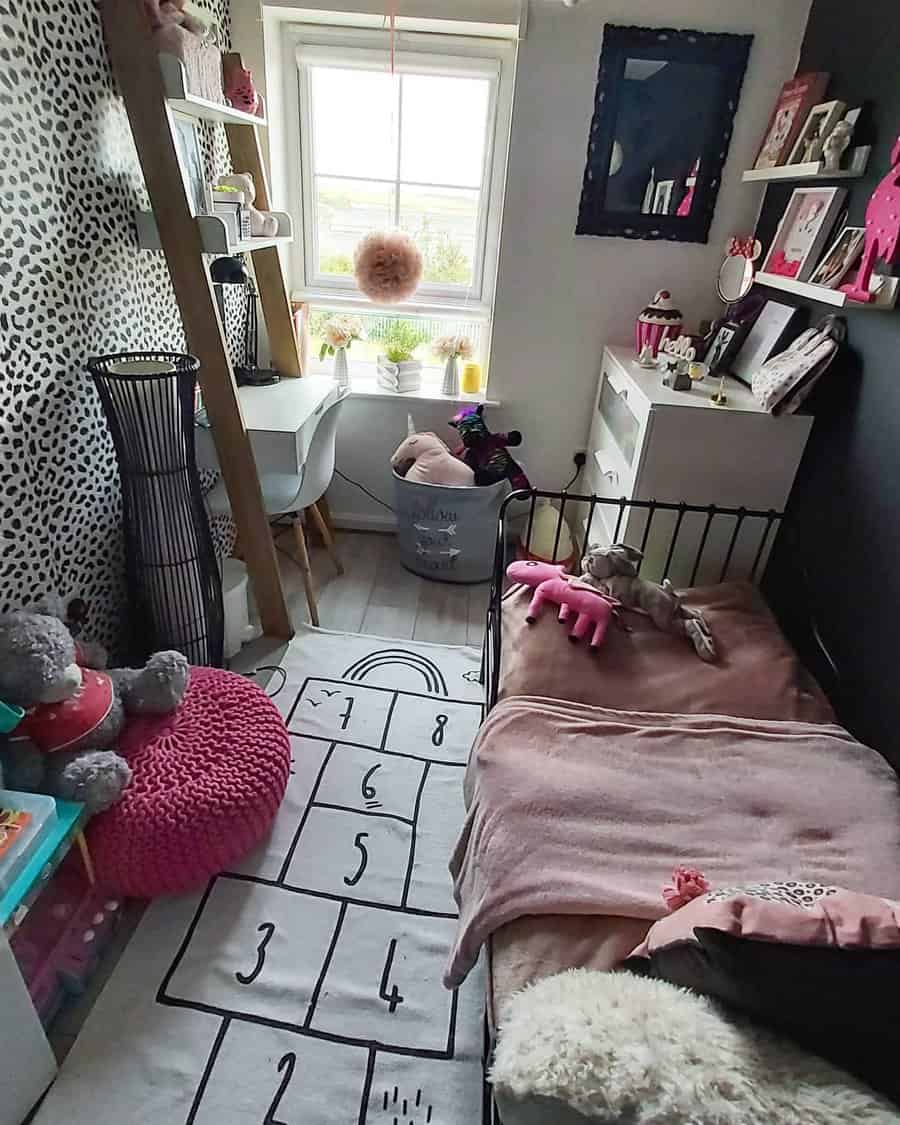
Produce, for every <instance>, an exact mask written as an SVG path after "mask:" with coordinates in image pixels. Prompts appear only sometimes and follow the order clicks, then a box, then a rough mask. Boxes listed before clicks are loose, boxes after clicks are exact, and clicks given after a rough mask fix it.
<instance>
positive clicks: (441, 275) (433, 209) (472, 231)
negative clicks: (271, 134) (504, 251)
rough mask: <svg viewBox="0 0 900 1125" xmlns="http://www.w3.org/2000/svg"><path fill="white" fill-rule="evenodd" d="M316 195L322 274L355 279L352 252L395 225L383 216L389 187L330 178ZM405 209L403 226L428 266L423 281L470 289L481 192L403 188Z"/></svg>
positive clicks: (321, 184) (402, 201)
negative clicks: (370, 236)
mask: <svg viewBox="0 0 900 1125" xmlns="http://www.w3.org/2000/svg"><path fill="white" fill-rule="evenodd" d="M373 189H375V190H373ZM317 194H318V198H317V203H318V216H317V217H318V226H319V272H320V273H326V274H334V275H336V276H341V277H347V276H350V275H351V274H352V273H353V251H354V249H355V247H356V245H357V243H358V242H359V241H360V239H361V238H363V237H364V236H365V235H366V234H368V232H369V231H370V230H375V229H377V228H378V227H379V226H391V225H392V223H391V222H390V221H389V219H388V218H387V215H386V214H384V212H386V211H387V208H386V207H385V200H384V197H385V194H386V193H385V191H384V188H383V187H382V186H381V185H371V186H369V185H367V184H365V183H362V184H361V183H358V182H354V181H351V180H346V181H344V182H343V183H336V182H335V181H334V180H333V179H331V180H328V181H326V182H325V183H323V182H322V181H321V180H320V182H319V190H318V193H317ZM391 194H393V193H391ZM401 208H402V209H401V213H400V226H401V228H402V229H403V230H405V231H406V232H407V233H408V234H410V235H412V237H413V238H414V239H415V242H416V245H417V246H418V247H419V249H420V250H421V252H422V257H423V259H424V261H425V269H424V273H423V275H422V276H423V280H424V281H428V282H434V283H435V284H439V285H440V284H444V285H447V284H451V285H471V283H472V268H473V262H474V258H475V238H476V232H477V226H478V197H477V193H476V192H460V191H454V192H452V193H451V192H450V191H449V190H447V191H440V190H438V189H436V188H420V189H419V188H407V187H404V188H402V189H401Z"/></svg>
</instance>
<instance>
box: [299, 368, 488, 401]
mask: <svg viewBox="0 0 900 1125" xmlns="http://www.w3.org/2000/svg"><path fill="white" fill-rule="evenodd" d="M349 366H350V397H351V398H370V399H378V400H379V401H382V400H385V399H387V400H396V401H397V402H458V403H467V402H470V403H474V404H475V405H478V404H479V403H483V404H484V405H485V406H499V405H500V400H499V399H496V398H488V395H487V392H486V390H485V389H484V388H482V389H481V390H480V391H478V392H477V393H476V394H468V395H467V394H463V393H462V392H460V393H459V394H458V395H445V394H444V393H443V392H442V391H441V382H442V378H443V376H442V373H441V372H440V371H439V370H438V369H436V368H434V367H431V368H428V367H426V368H425V369H424V370H423V371H422V383H421V386H420V387H419V388H418V390H415V391H403V392H398V391H389V390H386V389H385V388H384V387H380V386H379V385H378V383H377V381H376V379H375V365H374V364H371V363H361V362H359V361H357V362H354V361H353V360H352V359H351V361H350V364H349ZM309 374H310V375H329V376H333V374H334V369H333V361H331V360H328V361H325V362H322V361H320V360H319V359H318V357H315V358H313V359H312V362H311V363H310V365H309Z"/></svg>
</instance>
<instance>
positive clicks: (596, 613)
mask: <svg viewBox="0 0 900 1125" xmlns="http://www.w3.org/2000/svg"><path fill="white" fill-rule="evenodd" d="M506 576H507V578H509V579H510V581H512V582H521V583H522V584H523V585H525V586H530V587H532V588H533V589H534V597H533V598H532V599H531V603H530V605H529V606H528V614H527V616H526V618H525V620H526V621H527V622H528V624H529V625H533V624H534V622H535V621H536V620H537V619H538V617H539V615H540V612H541V610H542V609H543V607H544V604H545V602H552V603H553V604H554V605H558V606H559V620H560V621H561V622H563V624H566V623H568V621H569V619H570V617H571V616H572V613H573V612H574V613H575V621H574V623H573V625H572V628H571V629H570V630H569V640H570V641H572V642H573V643H575V642H577V641H580V640H582V639H583V638H584V637H586V636H587V635H588V634H590V636H591V640H590V648H591V650H592V651H596V650H597V649H598V648H599V647H600V646H601V645H602V644H603V640H604V638H605V637H606V631H607V629H608V628H609V621H610V618H611V617H612V615H613V610H614V608H615V607H616V606H617V605H618V604H619V603H618V602H617V601H616V600H615V599H614V598H609V597H607V596H606V595H605V594H600V593H598V592H596V591H594V590H589V589H587V588H586V587H584V586H574V585H573V584H572V583H571V582H569V581H568V577H571V576H567V575H566V568H565V567H564V566H558V565H554V564H553V563H539V562H533V561H532V560H530V559H529V560H521V561H519V562H514V563H510V564H509V566H508V567H507V568H506Z"/></svg>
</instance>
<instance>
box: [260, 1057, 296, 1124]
mask: <svg viewBox="0 0 900 1125" xmlns="http://www.w3.org/2000/svg"><path fill="white" fill-rule="evenodd" d="M296 1065H297V1056H296V1055H295V1054H294V1052H293V1051H288V1053H287V1054H286V1055H282V1056H281V1058H280V1059H279V1060H278V1073H279V1074H281V1081H280V1082H279V1084H278V1089H277V1090H276V1091H275V1096H274V1098H272V1101H271V1102H270V1103H269V1108H268V1109H267V1110H266V1116H265V1117H264V1118H263V1122H262V1125H287V1123H286V1122H284V1121H279V1120H278V1118H277V1117H276V1116H275V1114H276V1113H277V1112H278V1107H279V1106H280V1105H281V1099H282V1098H283V1097H284V1093H285V1090H287V1088H288V1086H290V1084H291V1079H292V1078H293V1077H294V1067H295V1066H296ZM282 1071H283V1072H284V1073H283V1074H282Z"/></svg>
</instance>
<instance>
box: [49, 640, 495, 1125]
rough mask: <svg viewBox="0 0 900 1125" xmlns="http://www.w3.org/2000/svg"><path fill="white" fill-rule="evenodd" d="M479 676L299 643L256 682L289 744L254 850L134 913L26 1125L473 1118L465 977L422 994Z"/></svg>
mask: <svg viewBox="0 0 900 1125" xmlns="http://www.w3.org/2000/svg"><path fill="white" fill-rule="evenodd" d="M479 665H480V656H479V654H477V653H476V652H474V651H473V650H471V649H462V648H449V647H444V646H440V645H424V644H417V643H413V642H407V641H389V640H381V639H379V638H377V637H364V636H357V635H349V634H338V633H328V632H325V631H322V630H314V629H304V630H303V632H302V633H300V634H298V636H297V637H296V638H295V639H294V640H293V641H292V642H291V644H290V646H289V649H288V651H287V653H286V655H285V657H284V659H283V661H282V664H281V669H282V672H276V673H275V674H274V675H273V677H272V680H271V681H270V684H269V689H268V690H269V693H270V694H273V698H274V700H275V702H276V703H277V705H278V706H279V709H280V711H281V713H282V715H283V716H284V718H285V720H286V722H287V724H288V729H289V731H290V734H291V744H292V750H293V764H292V767H291V768H292V775H291V779H290V784H289V787H288V792H287V795H286V797H285V800H284V803H283V805H282V807H281V811H280V813H279V815H278V818H277V820H276V823H275V826H274V829H273V831H272V834H271V837H270V838H269V840H268V841H267V842H266V844H265V845H264V846H262V847H261V848H259V849H258V850H257V851H256V852H254V853H253V854H252V855H250V856H248V857H247V858H246V859H245V860H244V861H243V862H242V863H241V864H240V865H239V866H238V867H237V868H235V869H234V870H232V871H229V872H227V873H225V874H222V875H220V876H218V877H216V878H215V879H213V880H211V882H210V883H209V885H208V886H207V887H206V889H205V890H204V891H202V892H201V893H198V894H196V895H193V896H189V897H183V898H176V899H161V900H158V901H157V902H155V903H153V905H152V906H151V907H150V908H149V909H148V911H147V913H146V914H145V916H144V918H143V919H142V920H141V923H140V925H139V927H138V929H137V931H136V932H135V935H134V937H133V939H132V940H131V942H130V943H129V945H128V947H127V949H126V950H125V953H124V954H123V956H122V959H121V960H120V962H119V964H118V965H117V966H116V969H115V971H114V972H113V974H112V976H111V978H110V980H109V982H108V984H107V985H106V987H105V989H104V990H103V992H102V993H101V995H100V997H99V999H98V1001H97V1004H96V1006H95V1008H94V1010H93V1011H92V1013H91V1015H90V1017H89V1019H88V1021H87V1022H86V1024H85V1026H84V1029H83V1030H82V1033H81V1035H80V1036H79V1037H78V1040H77V1041H76V1043H75V1045H74V1046H73V1048H72V1051H71V1052H70V1054H69V1056H68V1058H67V1059H66V1062H65V1064H64V1066H63V1068H62V1071H61V1073H60V1076H59V1078H58V1079H57V1081H56V1083H55V1085H54V1086H53V1087H52V1088H51V1091H50V1093H49V1095H48V1097H47V1099H46V1101H45V1103H44V1106H43V1108H42V1110H41V1111H40V1113H39V1115H38V1117H37V1123H38V1125H63V1123H65V1125H96V1123H110V1125H111V1123H113V1122H115V1123H116V1125H121V1123H123V1122H128V1121H135V1122H138V1121H139V1122H141V1125H181V1123H184V1125H478V1123H482V1122H484V1123H485V1125H486V1123H487V1120H488V1117H487V1113H486V1106H485V1094H484V1083H483V1070H482V1058H483V1050H484V1031H483V1010H484V980H483V977H482V974H481V973H480V972H474V973H473V974H472V975H471V976H470V978H469V979H468V980H467V981H466V983H465V985H464V986H463V987H462V988H461V989H460V990H458V991H457V992H455V993H451V992H448V991H446V990H445V989H444V987H443V985H442V983H441V976H442V973H443V971H444V967H445V963H446V961H447V957H448V953H449V949H450V945H451V941H452V938H453V935H454V930H455V927H456V908H455V904H454V902H453V896H452V889H451V882H450V876H449V874H448V871H447V861H448V858H449V856H450V853H451V851H452V848H453V845H454V843H455V841H456V836H457V834H458V832H459V829H460V826H461V824H462V820H463V816H464V807H463V796H462V787H463V773H464V768H465V764H466V760H467V757H468V754H469V749H470V747H471V745H472V741H473V739H474V737H475V733H476V731H477V729H478V726H479V724H480V722H481V718H482V696H483V689H482V687H481V685H480V684H479V682H478V673H479ZM282 681H283V682H282Z"/></svg>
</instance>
